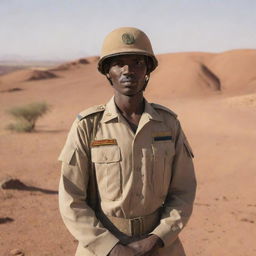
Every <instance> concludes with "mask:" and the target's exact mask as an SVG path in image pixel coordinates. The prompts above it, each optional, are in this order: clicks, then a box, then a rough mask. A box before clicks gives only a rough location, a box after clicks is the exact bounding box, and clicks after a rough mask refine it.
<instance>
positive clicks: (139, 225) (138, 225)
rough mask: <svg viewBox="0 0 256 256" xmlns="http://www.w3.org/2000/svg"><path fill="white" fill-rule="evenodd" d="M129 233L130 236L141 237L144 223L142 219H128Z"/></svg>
mask: <svg viewBox="0 0 256 256" xmlns="http://www.w3.org/2000/svg"><path fill="white" fill-rule="evenodd" d="M129 222H130V223H129V224H130V225H129V226H130V233H131V235H132V236H138V235H142V234H143V232H144V221H143V217H136V218H133V219H130V221H129Z"/></svg>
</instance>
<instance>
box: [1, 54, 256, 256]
mask: <svg viewBox="0 0 256 256" xmlns="http://www.w3.org/2000/svg"><path fill="white" fill-rule="evenodd" d="M158 59H159V67H158V68H157V70H156V71H155V72H154V73H153V74H152V77H151V80H150V82H149V85H148V88H147V89H146V96H147V98H148V100H149V101H154V102H157V103H160V104H163V105H166V106H168V107H170V108H171V109H172V110H173V111H175V112H176V113H177V114H178V116H179V119H180V120H181V122H182V124H183V128H184V130H185V132H186V134H187V136H188V137H189V140H190V142H191V145H192V147H193V150H194V153H195V166H196V171H197V178H198V192H197V198H196V202H195V208H194V214H193V216H192V218H191V221H190V223H189V224H188V226H187V227H186V228H185V229H184V231H183V232H182V235H181V239H182V240H183V242H184V245H185V249H186V251H187V255H188V256H222V255H223V256H253V255H256V246H255V237H256V226H255V225H256V203H255V194H256V186H255V184H256V176H255V170H256V161H255V141H256V129H255V124H256V115H255V107H256V82H255V78H256V69H255V64H256V50H235V51H229V52H224V53H220V54H211V53H174V54H162V55H159V56H158ZM87 60H88V62H89V63H87V64H81V63H80V64H79V63H78V64H75V65H73V64H71V67H72V68H68V69H66V70H62V71H50V72H53V73H54V74H55V75H56V76H58V79H43V80H38V81H26V80H27V77H28V75H31V70H22V71H16V72H13V73H11V74H8V75H4V76H0V91H3V92H2V93H0V107H1V108H0V110H1V111H0V145H1V147H0V155H1V159H2V161H0V180H2V179H3V178H5V177H7V176H12V177H15V178H18V179H20V180H21V181H22V182H23V183H24V184H26V185H27V186H29V187H33V188H36V187H38V188H41V189H44V190H47V189H48V190H57V189H58V179H59V170H60V164H59V163H58V162H57V157H58V154H59V152H60V150H61V148H62V146H63V144H64V141H65V138H66V136H67V132H68V130H69V128H70V126H71V123H72V121H73V120H74V119H75V117H76V115H77V114H78V113H79V112H80V111H81V110H83V109H85V108H87V107H89V106H91V105H94V104H101V103H105V102H106V101H107V100H108V99H109V98H110V97H111V95H112V88H111V86H110V85H109V84H108V81H107V80H106V79H105V78H104V76H102V75H101V74H99V73H98V71H97V57H93V58H89V59H87ZM76 63H77V62H76ZM12 88H21V89H22V90H20V91H12V93H9V92H8V91H11V89H12ZM42 100H44V101H46V102H48V103H49V104H50V105H51V106H52V111H51V112H50V113H48V114H47V115H46V116H44V117H43V118H41V119H39V121H38V124H37V126H36V128H37V131H36V132H34V133H32V134H16V133H11V132H9V131H6V130H5V129H4V127H5V126H6V125H7V124H8V123H9V122H10V121H11V118H10V117H9V116H8V115H7V114H6V109H8V108H10V107H13V106H16V105H20V104H26V103H30V102H33V101H42ZM44 190H40V189H39V190H38V191H36V190H33V191H31V190H30V191H29V190H28V191H16V190H8V191H1V190H0V204H1V207H0V218H1V220H3V221H4V220H12V221H8V222H6V223H4V224H0V229H1V231H0V232H1V234H0V236H1V239H0V255H8V252H10V251H11V250H12V249H20V250H22V251H24V252H25V255H26V256H34V255H42V256H43V255H54V256H61V255H74V251H75V247H76V241H75V240H74V239H73V238H72V237H71V235H70V234H69V233H68V231H67V230H66V229H65V227H64V224H63V223H62V220H61V218H60V216H59V213H58V202H57V195H56V194H47V193H44V192H42V191H44Z"/></svg>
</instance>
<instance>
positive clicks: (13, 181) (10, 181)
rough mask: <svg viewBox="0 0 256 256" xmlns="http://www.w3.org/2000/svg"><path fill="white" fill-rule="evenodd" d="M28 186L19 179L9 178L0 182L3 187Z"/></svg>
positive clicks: (18, 187) (22, 187) (16, 187)
mask: <svg viewBox="0 0 256 256" xmlns="http://www.w3.org/2000/svg"><path fill="white" fill-rule="evenodd" d="M26 187H27V186H26V185H25V184H24V183H22V182H21V181H20V180H18V179H13V178H7V179H4V180H3V181H1V182H0V188H2V189H25V188H26Z"/></svg>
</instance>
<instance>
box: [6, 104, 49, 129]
mask: <svg viewBox="0 0 256 256" xmlns="http://www.w3.org/2000/svg"><path fill="white" fill-rule="evenodd" d="M49 110H50V106H49V105H48V104H47V103H45V102H33V103H30V104H27V105H24V106H17V107H13V108H11V109H9V110H8V111H7V112H8V113H9V114H10V115H11V116H13V117H14V118H15V119H16V123H14V124H10V125H9V126H8V127H7V128H8V129H10V130H14V131H18V132H32V131H33V130H34V129H35V125H36V122H37V120H38V118H39V117H42V116H43V115H45V114H46V113H47V112H48V111H49Z"/></svg>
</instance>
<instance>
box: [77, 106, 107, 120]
mask: <svg viewBox="0 0 256 256" xmlns="http://www.w3.org/2000/svg"><path fill="white" fill-rule="evenodd" d="M104 110H105V105H97V106H93V107H90V108H87V109H86V110H84V111H82V112H81V113H79V114H78V115H77V119H78V120H79V121H81V120H82V119H84V118H85V117H87V116H89V115H92V114H95V113H98V112H102V111H104Z"/></svg>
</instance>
